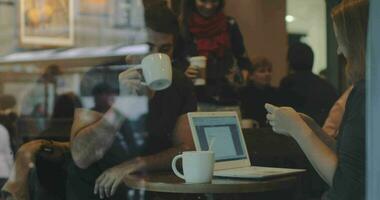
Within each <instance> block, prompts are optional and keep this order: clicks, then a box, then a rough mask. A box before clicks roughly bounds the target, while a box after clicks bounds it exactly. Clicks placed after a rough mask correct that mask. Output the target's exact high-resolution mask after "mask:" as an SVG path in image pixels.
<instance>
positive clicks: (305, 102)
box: [279, 71, 338, 125]
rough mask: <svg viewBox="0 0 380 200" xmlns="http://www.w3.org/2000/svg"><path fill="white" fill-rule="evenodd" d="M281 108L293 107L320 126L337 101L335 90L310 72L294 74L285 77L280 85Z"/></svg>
mask: <svg viewBox="0 0 380 200" xmlns="http://www.w3.org/2000/svg"><path fill="white" fill-rule="evenodd" d="M279 94H280V98H281V103H280V104H281V105H282V106H290V107H293V108H294V109H295V110H296V111H297V112H302V113H305V114H307V115H309V116H310V117H312V118H313V119H314V120H315V121H316V122H317V123H318V124H319V125H322V124H323V123H324V121H325V119H326V117H327V115H328V113H329V111H330V109H331V107H332V106H333V105H334V102H335V101H336V100H337V99H338V95H337V92H336V91H335V88H334V87H333V86H332V85H331V84H330V83H329V82H327V81H326V80H324V79H322V78H320V77H319V76H317V75H315V74H313V73H312V72H309V71H305V72H296V73H294V74H291V75H289V76H287V77H285V78H284V79H283V80H282V81H281V84H280V87H279Z"/></svg>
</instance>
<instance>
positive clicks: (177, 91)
mask: <svg viewBox="0 0 380 200" xmlns="http://www.w3.org/2000/svg"><path fill="white" fill-rule="evenodd" d="M145 21H146V26H147V32H148V35H147V36H148V42H149V44H150V46H151V48H150V53H158V52H160V53H165V54H167V55H169V57H172V54H173V45H174V35H175V34H176V33H177V31H178V30H177V29H178V24H176V23H177V20H176V18H175V16H174V15H173V14H172V13H171V11H170V10H169V9H167V8H166V9H165V8H161V7H159V8H155V7H153V8H151V9H148V10H146V11H145ZM123 75H124V76H122V77H121V76H120V77H119V78H120V80H119V82H120V83H119V84H120V85H121V86H122V87H123V88H125V89H128V90H129V91H128V92H127V93H135V94H136V93H139V94H141V93H144V92H143V91H147V93H148V98H149V102H148V103H149V113H148V115H147V117H146V128H147V132H148V138H147V141H146V143H147V145H146V146H147V147H148V148H147V149H146V150H145V152H144V153H143V154H141V155H128V152H125V151H122V150H121V151H119V152H115V151H114V149H115V148H113V146H114V145H115V143H116V142H117V140H119V138H117V137H116V134H117V132H118V130H119V129H120V127H121V125H122V123H123V121H125V120H126V117H125V116H124V115H123V113H124V110H123V106H122V105H123V104H127V103H128V102H121V103H120V104H119V103H118V101H116V103H115V104H114V105H113V106H112V107H111V108H110V109H109V110H108V111H106V112H105V113H98V112H94V111H84V110H77V112H76V117H75V120H74V125H73V129H72V136H71V153H72V157H73V160H74V163H72V164H71V165H70V166H69V172H68V184H67V185H68V188H67V189H68V191H67V194H68V196H67V198H68V199H70V200H86V199H91V200H94V199H103V198H107V199H126V188H125V186H123V185H122V180H123V178H124V177H126V176H127V175H128V174H130V173H134V172H139V171H140V172H141V171H142V172H144V171H147V170H159V169H169V168H170V163H171V160H172V158H173V157H174V156H175V155H177V154H178V153H180V152H183V151H187V150H192V149H194V144H193V141H192V136H191V131H190V127H189V124H188V121H187V117H186V113H187V112H192V111H195V110H196V99H195V96H194V92H193V87H192V83H191V81H190V80H189V79H187V78H186V77H185V76H184V74H183V72H180V71H177V70H176V69H175V68H173V74H172V77H173V80H172V84H171V85H170V86H169V87H168V88H166V89H164V90H161V91H152V90H150V89H149V88H146V86H144V85H142V84H141V74H140V73H139V72H138V71H137V70H135V69H129V70H128V71H127V72H125V73H123ZM120 105H121V106H120ZM92 117H93V118H92ZM80 120H83V121H85V122H83V121H82V122H81V121H80ZM78 124H82V125H78Z"/></svg>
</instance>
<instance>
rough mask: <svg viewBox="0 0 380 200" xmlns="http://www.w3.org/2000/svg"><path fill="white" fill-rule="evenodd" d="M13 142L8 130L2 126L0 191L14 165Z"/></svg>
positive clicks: (0, 130)
mask: <svg viewBox="0 0 380 200" xmlns="http://www.w3.org/2000/svg"><path fill="white" fill-rule="evenodd" d="M12 154H13V153H12V150H11V140H10V137H9V132H8V130H7V129H6V128H5V127H4V126H3V125H1V124H0V189H1V188H2V187H3V185H4V184H5V182H6V181H7V179H8V178H9V175H10V174H11V168H12V165H13V156H12Z"/></svg>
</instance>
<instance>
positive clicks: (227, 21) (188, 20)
mask: <svg viewBox="0 0 380 200" xmlns="http://www.w3.org/2000/svg"><path fill="white" fill-rule="evenodd" d="M182 3H183V4H182V7H181V11H180V16H179V23H180V39H179V40H178V43H177V44H178V45H177V46H176V51H175V56H177V57H181V58H188V57H193V56H205V57H207V67H206V85H205V86H198V87H196V93H197V97H198V101H201V102H210V101H211V102H214V101H215V100H217V99H218V97H219V96H220V93H221V92H222V91H221V90H222V89H221V88H222V87H221V85H223V81H224V79H225V78H226V75H228V74H229V73H230V72H231V69H233V68H234V66H236V65H237V66H238V67H239V69H240V71H241V73H242V74H243V77H244V76H245V77H246V76H247V74H248V71H247V69H248V68H249V67H250V66H251V62H250V60H249V58H248V57H247V55H246V50H245V47H244V42H243V36H242V34H241V32H240V29H239V26H238V24H237V23H236V21H235V20H234V19H233V18H231V17H228V16H226V15H225V14H224V13H223V8H224V4H225V2H224V0H184V1H183V2H182ZM187 66H188V65H187ZM183 70H184V71H185V75H186V76H187V77H189V78H191V79H194V78H196V77H197V76H198V70H197V69H196V68H195V67H194V66H188V67H187V68H185V69H183ZM239 74H240V73H239ZM240 79H241V80H240V81H242V78H240Z"/></svg>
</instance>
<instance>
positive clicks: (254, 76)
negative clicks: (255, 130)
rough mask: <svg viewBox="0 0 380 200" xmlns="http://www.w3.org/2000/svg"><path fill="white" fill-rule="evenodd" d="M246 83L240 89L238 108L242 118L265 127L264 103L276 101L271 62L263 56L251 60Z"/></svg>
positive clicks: (274, 102)
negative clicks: (272, 83)
mask: <svg viewBox="0 0 380 200" xmlns="http://www.w3.org/2000/svg"><path fill="white" fill-rule="evenodd" d="M248 71H249V73H248V82H247V85H246V86H244V87H243V88H241V89H240V91H239V94H240V101H241V105H240V109H241V112H242V117H243V119H253V120H255V121H257V122H258V123H259V125H260V127H266V126H268V124H267V123H266V117H265V116H266V113H267V112H266V110H265V108H264V105H265V103H267V102H270V103H273V104H276V103H277V102H278V95H277V91H276V89H275V88H274V87H272V86H271V85H270V84H271V80H272V63H271V62H270V61H269V60H268V59H267V58H265V57H258V58H255V59H253V60H252V67H251V68H249V69H248Z"/></svg>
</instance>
